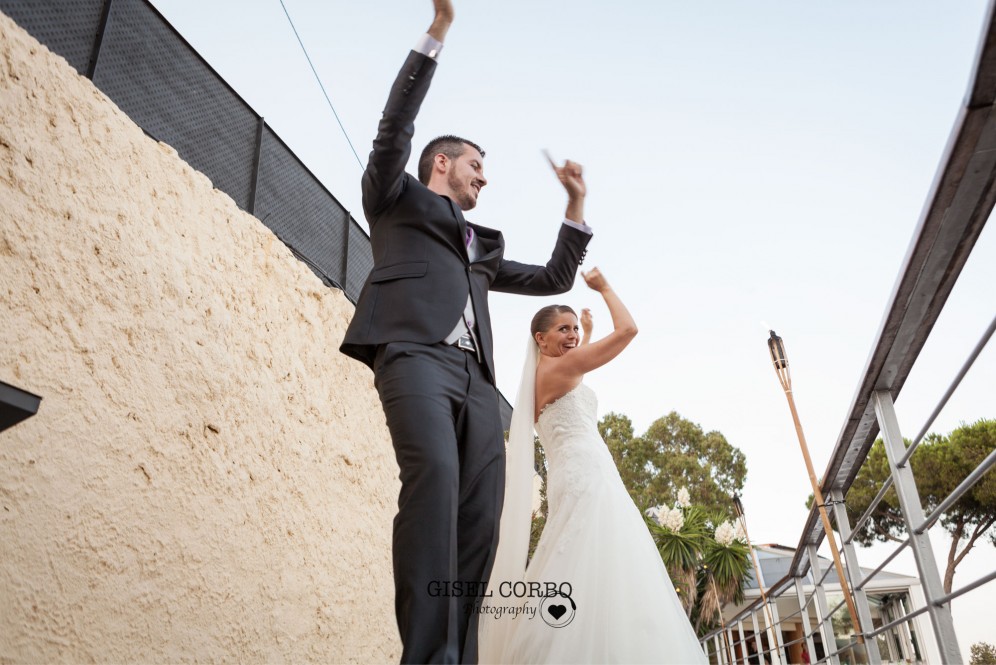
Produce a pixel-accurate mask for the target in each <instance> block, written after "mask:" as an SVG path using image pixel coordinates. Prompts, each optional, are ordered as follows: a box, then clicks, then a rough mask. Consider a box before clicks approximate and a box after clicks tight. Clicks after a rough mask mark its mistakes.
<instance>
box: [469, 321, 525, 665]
mask: <svg viewBox="0 0 996 665" xmlns="http://www.w3.org/2000/svg"><path fill="white" fill-rule="evenodd" d="M538 362H539V349H538V347H537V346H536V341H535V340H533V339H532V338H531V337H530V338H529V344H528V346H527V347H526V360H525V362H524V363H523V366H522V379H521V380H520V381H519V393H518V395H517V396H516V398H515V407H514V408H513V410H512V423H511V425H510V426H509V430H508V448H507V449H506V458H505V501H504V503H503V504H502V513H501V524H500V526H499V532H498V551H497V552H496V553H495V563H494V567H493V568H492V569H491V579H490V580H488V595H489V597H487V598H485V599H484V603H483V606H484V608H485V611H484V612H482V613H481V615H480V617H479V621H480V623H479V627H478V633H479V659H480V661H481V662H482V663H486V662H502V660H503V659H502V657H501V649H502V648H503V647H504V646H505V645H506V644H507V640H506V639H505V638H506V635H507V631H508V629H509V627H510V626H511V624H512V620H510V619H508V618H506V617H502V618H501V619H496V616H497V615H496V614H492V613H489V612H487V610H486V608H487V607H488V606H497V605H502V604H507V603H511V602H512V601H513V600H514V599H510V598H506V599H503V598H502V596H501V594H500V592H499V588H500V585H501V584H502V582H507V583H508V584H506V585H505V587H506V589H507V588H508V585H509V584H514V583H515V582H518V581H519V580H521V579H522V578H523V575H524V574H525V571H526V557H527V556H528V554H529V533H530V531H531V529H532V521H533V520H532V516H533V474H534V472H535V459H536V458H535V454H536V453H535V451H534V444H533V413H534V411H535V409H536V365H537V363H538ZM503 600H504V603H503Z"/></svg>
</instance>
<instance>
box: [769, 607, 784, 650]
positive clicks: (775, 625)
mask: <svg viewBox="0 0 996 665" xmlns="http://www.w3.org/2000/svg"><path fill="white" fill-rule="evenodd" d="M769 600H770V602H769V603H768V605H769V607H768V612H769V614H770V616H771V621H772V624H771V628H770V630H769V631H768V639H769V640H773V642H772V644H771V665H781V662H782V661H783V660H785V651H784V650H783V647H782V628H781V625H782V619H781V617H780V616H778V605H776V604H775V602H774V599H769Z"/></svg>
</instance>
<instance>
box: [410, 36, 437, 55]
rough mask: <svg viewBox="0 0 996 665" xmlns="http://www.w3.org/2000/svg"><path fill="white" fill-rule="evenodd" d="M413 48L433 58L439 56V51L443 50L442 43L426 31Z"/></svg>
mask: <svg viewBox="0 0 996 665" xmlns="http://www.w3.org/2000/svg"><path fill="white" fill-rule="evenodd" d="M413 50H414V51H415V52H416V53H421V54H422V55H426V56H429V57H430V58H432V59H433V60H435V59H436V58H438V57H439V52H440V51H442V50H443V43H442V42H441V41H439V40H438V39H436V38H435V37H432V36H431V35H430V34H429V33H428V32H427V33H425V34H424V35H422V37H421V39H419V40H418V42H417V43H416V44H415V48H414V49H413Z"/></svg>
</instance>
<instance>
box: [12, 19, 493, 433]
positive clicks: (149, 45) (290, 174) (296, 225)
mask: <svg viewBox="0 0 996 665" xmlns="http://www.w3.org/2000/svg"><path fill="white" fill-rule="evenodd" d="M0 11H2V12H3V13H4V14H6V15H7V16H9V17H10V18H12V19H14V21H16V22H17V23H18V24H19V25H20V26H21V27H23V28H24V29H25V30H27V31H28V32H30V33H31V34H32V35H33V36H34V37H35V39H37V40H38V41H40V42H42V43H43V44H45V45H46V46H47V47H48V48H49V49H50V50H51V51H53V52H54V53H57V54H59V55H61V56H62V57H64V58H65V59H66V60H67V61H68V62H69V64H70V65H72V66H73V67H74V68H75V69H76V71H78V72H79V73H80V74H82V75H84V76H89V77H90V78H91V79H92V80H93V82H94V84H95V85H96V86H97V87H98V88H100V89H101V90H102V91H103V92H104V94H106V95H107V96H108V97H110V98H111V100H113V101H114V103H115V104H117V105H118V107H120V108H121V110H122V111H124V112H125V113H127V114H128V116H129V117H130V118H131V119H132V120H134V121H135V124H137V125H138V126H139V127H141V128H142V129H143V130H144V131H145V132H146V133H147V134H149V135H150V136H152V137H153V138H154V139H156V140H158V141H162V142H164V143H167V144H169V145H171V146H172V147H173V148H174V149H176V152H177V154H178V155H179V156H180V158H181V159H183V160H184V161H186V162H187V163H188V164H190V165H191V166H192V167H194V168H195V169H197V170H198V171H200V172H201V173H203V174H204V175H206V176H207V177H208V178H210V180H211V182H212V183H213V184H214V186H215V187H216V188H217V189H219V190H221V191H223V192H225V193H226V194H228V195H229V196H230V197H232V200H234V201H235V203H236V204H238V206H239V207H240V208H242V209H243V210H246V211H247V212H250V213H252V214H254V215H255V216H256V217H257V218H259V220H260V221H261V222H262V223H263V224H265V225H266V226H267V227H268V228H270V229H271V230H272V231H273V232H274V234H276V236H277V237H278V238H280V240H282V241H283V242H284V243H285V244H287V245H288V246H289V247H290V248H291V250H292V251H293V252H294V255H295V256H297V257H298V258H299V259H300V260H301V261H303V262H304V263H305V264H307V265H308V267H310V268H311V270H312V271H314V272H315V274H316V275H318V277H319V278H321V280H322V281H323V282H324V283H325V284H328V285H330V286H335V287H337V288H340V289H342V291H343V292H344V293H345V294H346V297H347V298H349V300H350V301H351V302H353V303H355V302H356V298H357V296H358V295H359V293H360V289H361V288H362V287H363V282H364V281H365V280H366V278H367V275H368V274H369V273H370V270H371V269H372V268H373V255H372V253H371V250H370V238H369V237H368V236H367V235H366V233H364V231H363V229H361V228H360V226H359V225H358V224H357V223H356V221H355V220H354V219H353V218H352V216H351V215H350V214H349V212H348V211H346V209H345V208H343V207H342V205H341V204H340V203H339V202H338V201H337V200H336V199H335V197H334V196H332V194H331V193H330V192H329V191H328V190H327V189H325V187H324V186H323V185H322V184H321V183H320V182H319V181H318V179H317V178H316V177H315V176H314V175H313V174H312V173H311V171H309V170H308V169H307V167H305V166H304V164H302V163H301V161H300V160H299V159H298V158H297V157H296V156H295V155H294V153H293V152H291V151H290V149H289V148H288V147H287V146H286V145H285V144H284V142H283V141H281V140H280V138H279V137H278V136H277V135H276V134H275V133H274V132H273V130H271V129H270V128H269V127H268V126H266V123H265V122H263V120H262V118H260V117H259V115H258V114H257V113H256V112H255V111H253V110H252V108H251V107H250V106H249V105H248V104H246V103H245V101H243V100H242V98H241V97H240V96H239V95H238V93H236V92H235V91H234V90H232V88H231V87H229V85H228V84H227V83H225V81H224V80H223V79H222V78H221V77H220V76H218V74H217V73H216V72H215V71H214V70H213V69H212V68H211V66H210V65H208V64H207V62H205V61H204V60H203V59H202V58H201V57H200V56H199V55H198V54H197V52H196V51H194V49H193V48H191V46H190V45H189V44H188V43H187V42H186V40H185V39H183V37H181V36H180V34H179V33H177V32H176V30H174V29H173V27H172V26H171V25H170V24H169V23H168V22H167V21H166V19H164V18H163V17H162V15H161V14H159V12H158V11H156V9H155V8H154V7H153V6H152V5H151V4H149V3H148V2H146V1H145V0H0ZM499 402H500V404H501V409H502V420H503V422H504V423H505V427H506V429H507V428H508V424H509V422H510V421H511V413H512V408H511V407H510V406H509V404H508V402H507V401H506V400H505V399H504V398H502V399H500V400H499Z"/></svg>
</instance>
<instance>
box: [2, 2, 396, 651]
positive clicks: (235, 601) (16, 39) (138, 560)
mask: <svg viewBox="0 0 996 665" xmlns="http://www.w3.org/2000/svg"><path fill="white" fill-rule="evenodd" d="M352 310H353V308H352V305H350V304H349V302H348V301H347V300H346V299H345V298H344V297H343V296H342V294H340V293H339V292H337V291H334V290H331V289H328V288H325V287H324V286H322V284H321V283H320V282H319V281H318V280H317V279H316V278H315V277H314V276H313V275H312V273H311V272H310V271H309V270H308V269H307V268H306V267H305V266H304V265H303V264H301V263H299V262H298V261H297V260H295V259H294V258H293V257H292V256H291V254H290V252H289V251H288V250H287V249H286V248H285V247H284V245H282V244H281V243H280V242H279V241H278V240H276V238H275V237H274V236H273V235H272V234H271V233H270V232H269V231H268V230H267V229H266V228H265V227H264V226H262V225H261V224H260V223H259V221H257V220H256V219H255V218H253V217H251V216H249V215H247V214H245V213H243V212H241V211H240V210H239V209H238V208H237V207H236V206H235V204H234V203H233V202H232V201H231V199H229V198H228V197H227V196H226V195H224V194H222V193H220V192H218V191H215V190H213V188H212V186H211V183H210V182H209V181H208V180H207V178H205V177H204V176H203V175H202V174H200V173H197V172H195V171H194V170H193V169H191V168H190V167H189V166H188V165H187V164H185V163H184V162H183V161H181V160H180V159H179V158H178V157H177V155H176V153H175V152H174V151H173V150H172V149H171V148H170V147H168V146H166V145H162V144H157V143H156V142H154V141H152V140H151V139H149V138H147V137H146V136H145V135H144V134H143V133H142V132H141V130H140V129H139V128H138V127H137V126H135V125H134V124H133V123H132V122H131V121H130V120H129V119H128V118H127V117H126V116H125V115H124V114H123V113H122V112H121V111H119V110H118V109H117V108H116V107H115V106H114V104H113V103H111V102H110V101H109V100H108V99H107V98H106V97H105V96H104V95H103V94H102V93H100V92H99V91H97V90H96V89H95V88H94V87H93V85H91V84H90V82H89V81H87V80H86V79H85V78H82V77H80V76H78V75H77V74H76V73H75V71H74V70H72V69H71V68H70V67H69V66H68V65H67V64H66V63H65V61H63V60H62V59H61V58H59V57H58V56H55V55H53V54H52V53H50V52H49V51H48V50H47V49H46V48H45V47H44V46H41V45H39V44H38V43H37V42H36V41H35V40H34V39H33V38H31V37H30V36H28V35H27V33H25V32H24V31H23V30H21V29H20V28H19V27H18V26H16V25H15V24H14V23H13V22H12V21H11V20H9V19H8V18H7V17H5V16H3V15H2V14H0V317H2V323H0V379H3V380H5V381H7V382H8V383H13V384H15V385H17V386H18V387H20V388H23V389H25V390H29V391H31V392H34V393H37V394H40V395H42V396H43V397H44V400H43V401H42V404H41V408H40V410H39V413H38V415H37V416H35V417H33V418H31V419H29V420H27V421H25V422H23V423H21V424H19V425H17V426H16V427H14V428H12V429H9V430H7V431H6V432H4V433H0V662H2V663H16V662H55V661H60V662H91V661H100V662H163V661H170V662H185V661H240V662H241V661H245V662H262V661H269V662H303V661H319V662H339V661H363V662H369V661H387V660H396V659H397V658H398V656H399V654H400V647H399V644H398V640H397V630H396V628H395V622H394V612H393V586H392V579H391V566H390V528H391V519H392V517H393V514H394V502H395V497H396V495H397V480H396V474H397V468H396V466H395V463H394V457H393V452H392V450H391V446H390V440H389V437H388V434H387V430H386V428H385V426H384V422H383V415H382V413H381V410H380V406H379V402H378V400H377V397H376V393H375V392H374V389H373V385H372V377H371V374H370V372H369V370H368V369H366V368H365V367H363V366H361V365H360V364H359V363H356V362H354V361H351V360H348V359H346V358H345V357H344V356H342V355H340V354H339V353H338V351H337V348H338V346H339V342H340V339H341V337H342V334H343V331H344V329H345V326H346V324H347V322H348V319H349V317H350V316H351V314H352Z"/></svg>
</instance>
